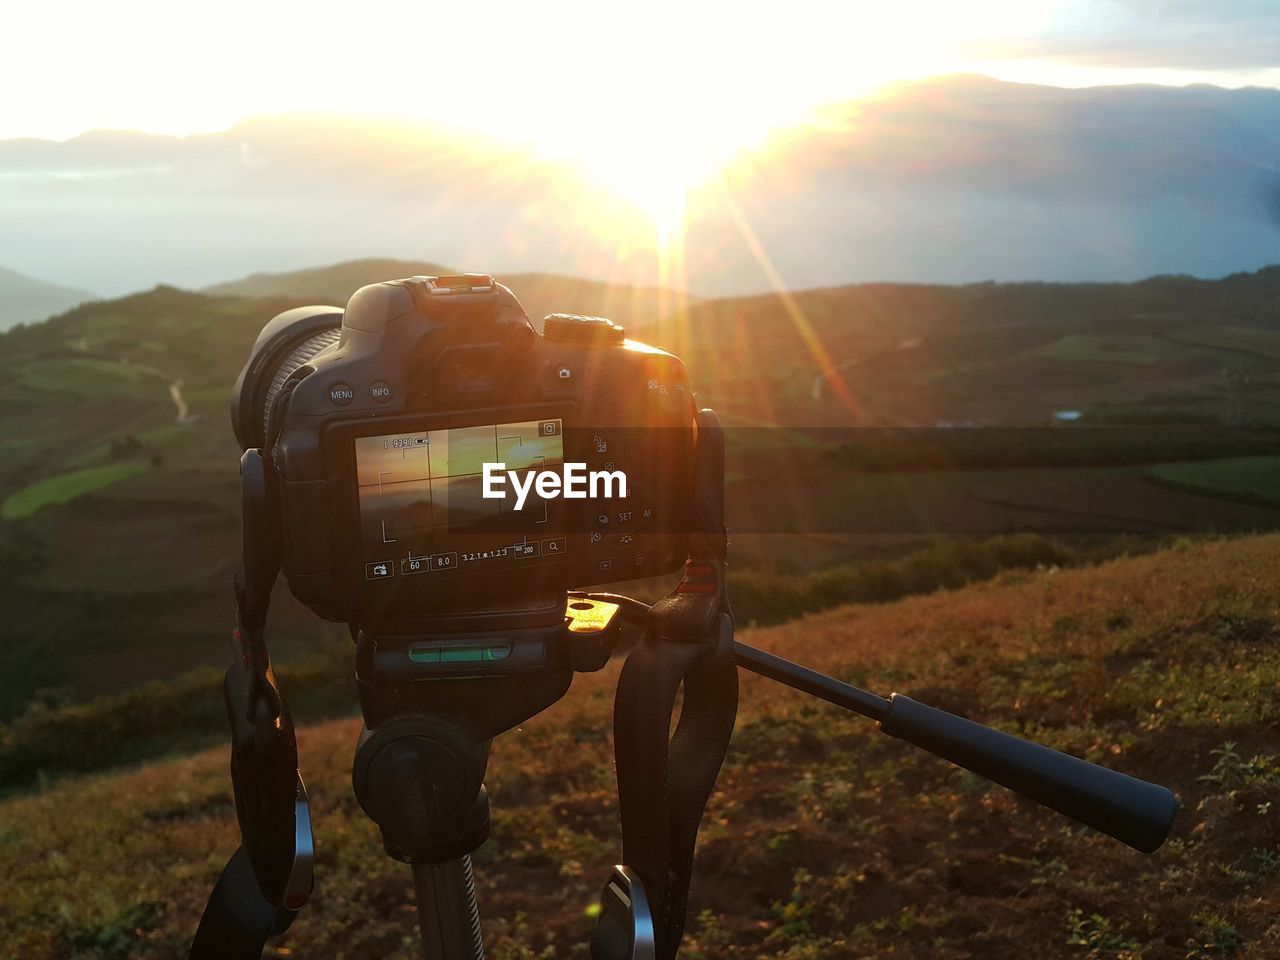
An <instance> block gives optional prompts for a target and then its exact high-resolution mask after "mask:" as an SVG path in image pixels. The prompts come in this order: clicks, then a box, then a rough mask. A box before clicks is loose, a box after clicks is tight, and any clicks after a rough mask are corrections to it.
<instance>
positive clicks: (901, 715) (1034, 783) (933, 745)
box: [880, 693, 1178, 853]
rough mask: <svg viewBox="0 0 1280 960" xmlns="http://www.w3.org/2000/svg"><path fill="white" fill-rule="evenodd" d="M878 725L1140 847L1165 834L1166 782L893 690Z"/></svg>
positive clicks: (1170, 804) (1172, 805)
mask: <svg viewBox="0 0 1280 960" xmlns="http://www.w3.org/2000/svg"><path fill="white" fill-rule="evenodd" d="M880 729H881V731H883V732H884V733H887V734H888V735H889V736H891V737H897V738H898V739H900V740H905V741H907V742H908V743H912V744H915V745H916V746H917V747H922V748H924V749H925V750H928V751H929V752H930V753H933V754H937V755H938V756H940V757H943V758H944V759H946V760H950V761H951V762H952V763H954V764H956V765H957V766H960V767H963V768H965V769H966V770H971V771H973V772H974V773H976V774H979V775H980V776H983V777H986V778H987V779H988V780H993V781H995V782H996V783H998V784H1001V785H1002V786H1005V787H1008V788H1009V789H1010V790H1013V791H1014V792H1016V793H1020V794H1022V795H1023V796H1025V797H1029V798H1030V799H1032V800H1035V801H1036V802H1037V803H1042V804H1044V805H1045V806H1046V807H1049V808H1050V809H1053V810H1056V811H1058V812H1059V813H1062V814H1065V815H1066V816H1068V817H1071V818H1072V819H1075V820H1079V821H1080V822H1081V823H1084V824H1087V825H1088V826H1090V827H1093V829H1095V830H1099V831H1101V832H1102V833H1105V834H1107V835H1108V836H1111V837H1114V838H1115V839H1117V840H1119V841H1121V842H1122V843H1127V844H1128V845H1129V846H1131V847H1133V848H1134V849H1135V850H1140V851H1142V852H1143V853H1152V852H1154V851H1155V850H1156V849H1157V848H1158V847H1159V846H1160V845H1161V844H1162V843H1164V841H1165V839H1166V838H1167V837H1168V836H1169V831H1170V829H1171V828H1172V826H1173V817H1174V814H1175V813H1176V812H1177V808H1178V802H1177V800H1176V799H1174V796H1173V794H1172V793H1171V792H1170V791H1169V790H1168V789H1167V788H1165V787H1161V786H1158V785H1156V784H1154V783H1147V782H1146V781H1145V780H1138V779H1135V778H1134V777H1130V776H1126V775H1125V774H1123V773H1118V772H1116V771H1115V770H1108V769H1107V768H1105V767H1100V766H1098V765H1097V764H1093V763H1089V762H1088V761H1086V760H1081V759H1079V758H1078V757H1072V756H1069V755H1068V754H1065V753H1059V752H1058V751H1057V750H1051V749H1050V748H1049V747H1044V746H1041V745H1039V744H1036V743H1030V742H1028V741H1026V740H1021V739H1019V738H1018V737H1014V736H1010V735H1009V734H1007V733H1000V732H999V731H997V730H992V729H991V728H990V727H984V726H982V724H979V723H974V722H973V721H972V720H965V719H964V718H963V717H957V716H956V715H955V714H952V713H947V712H946V711H945V710H938V709H937V708H935V707H930V706H928V705H926V704H923V703H917V702H916V701H915V700H912V699H911V698H910V697H904V696H902V695H900V694H897V693H895V694H894V695H893V696H892V697H890V698H889V713H888V715H887V716H886V717H884V719H882V720H881V721H880Z"/></svg>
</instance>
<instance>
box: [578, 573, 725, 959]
mask: <svg viewBox="0 0 1280 960" xmlns="http://www.w3.org/2000/svg"><path fill="white" fill-rule="evenodd" d="M689 571H690V572H688V573H687V574H686V579H685V581H684V582H683V583H682V584H681V588H686V587H688V586H690V585H695V586H696V585H700V583H701V582H706V581H707V580H709V579H714V580H721V579H722V578H723V567H719V566H718V565H716V566H715V567H713V566H712V565H711V564H703V563H696V564H695V563H694V562H691V563H690V565H689ZM703 571H705V572H703ZM719 599H721V597H720V596H713V595H708V594H697V595H690V594H687V593H686V594H681V593H680V592H679V590H677V592H676V593H674V594H672V596H671V597H669V598H667V600H665V601H663V602H662V603H659V604H658V605H657V606H655V607H654V610H653V613H652V615H651V616H652V617H653V620H652V626H651V627H650V629H649V631H648V633H647V635H646V636H645V638H644V641H643V642H642V643H641V644H640V645H639V646H638V647H636V648H635V649H634V650H633V651H632V652H631V654H630V656H629V657H628V658H627V662H626V664H625V666H624V667H623V669H622V675H621V677H620V678H619V680H618V693H617V699H616V701H615V703H614V726H613V736H614V751H615V754H616V759H617V773H618V802H619V807H620V810H621V814H622V859H623V862H624V863H625V864H626V865H627V867H629V868H630V869H632V870H634V871H635V872H636V874H637V875H638V876H639V877H640V879H641V881H642V882H643V884H644V891H645V896H646V897H647V899H648V903H649V908H650V910H651V912H652V916H653V926H654V942H655V954H656V960H671V958H673V957H675V955H676V951H677V949H678V948H679V945H680V940H681V938H682V936H683V934H684V924H685V915H686V913H687V910H688V896H689V883H690V880H691V878H692V875H693V851H694V842H695V840H696V838H697V834H698V824H699V823H700V822H701V820H702V814H703V811H704V810H705V809H706V805H707V800H708V799H709V798H710V796H711V791H712V789H713V787H714V786H715V781H716V777H717V776H718V775H719V772H720V765H721V763H722V762H723V761H724V756H725V752H726V750H727V749H728V747H729V737H730V735H731V734H732V732H733V724H734V720H735V717H736V715H737V707H738V671H737V666H736V664H735V662H734V657H733V618H732V615H731V614H730V613H729V612H728V611H727V610H724V609H721V608H720V604H719V603H717V602H715V601H718V600H719ZM699 621H700V623H699V624H698V625H699V628H700V629H699V631H698V632H697V633H696V634H691V633H689V632H686V631H687V629H688V626H689V625H690V624H691V623H693V622H699ZM682 627H683V629H682ZM681 686H683V688H684V690H683V698H682V701H681V704H680V719H679V722H678V723H677V725H676V729H675V733H674V734H672V733H671V719H672V715H673V713H674V712H675V709H676V699H677V694H678V693H679V692H680V689H681ZM592 947H593V956H594V957H595V958H596V960H619V958H620V957H630V955H631V954H630V952H629V941H628V940H627V939H625V938H620V937H617V936H616V935H614V936H611V935H610V934H609V932H608V931H603V930H602V931H601V933H600V935H599V936H598V937H596V938H595V939H593V943H592ZM619 947H621V948H623V949H624V950H626V952H623V953H618V952H617V950H618V948H619Z"/></svg>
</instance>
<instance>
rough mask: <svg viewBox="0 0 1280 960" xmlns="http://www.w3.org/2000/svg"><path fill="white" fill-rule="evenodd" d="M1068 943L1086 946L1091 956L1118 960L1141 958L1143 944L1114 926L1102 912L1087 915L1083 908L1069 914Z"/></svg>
mask: <svg viewBox="0 0 1280 960" xmlns="http://www.w3.org/2000/svg"><path fill="white" fill-rule="evenodd" d="M1067 928H1068V931H1069V933H1068V935H1067V944H1068V945H1069V946H1072V947H1084V948H1085V949H1087V950H1088V951H1089V954H1088V955H1089V957H1090V958H1094V957H1098V958H1101V957H1115V958H1117V960H1140V958H1141V957H1142V944H1140V943H1138V941H1136V940H1134V939H1133V938H1132V937H1128V936H1126V935H1125V934H1124V933H1122V932H1121V931H1119V930H1116V929H1114V928H1113V927H1112V925H1111V921H1110V920H1108V919H1107V918H1106V917H1104V916H1102V915H1101V914H1097V913H1092V914H1089V915H1088V916H1085V913H1084V911H1083V910H1079V909H1077V910H1072V911H1071V912H1070V913H1069V914H1067Z"/></svg>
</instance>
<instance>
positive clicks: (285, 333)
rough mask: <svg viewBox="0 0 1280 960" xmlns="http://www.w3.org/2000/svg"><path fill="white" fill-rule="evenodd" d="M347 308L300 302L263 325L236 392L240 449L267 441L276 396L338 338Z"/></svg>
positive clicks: (233, 416) (235, 426)
mask: <svg viewBox="0 0 1280 960" xmlns="http://www.w3.org/2000/svg"><path fill="white" fill-rule="evenodd" d="M341 327H342V308H341V307H297V308H295V309H293V310H286V311H285V312H284V313H281V314H278V315H277V316H276V317H274V318H272V320H271V321H270V322H269V323H268V324H267V325H266V326H265V327H263V328H262V332H261V333H259V334H258V339H257V340H255V341H254V343H253V347H252V349H251V350H250V351H249V360H248V362H247V363H246V364H245V365H244V369H243V370H241V371H240V376H239V378H238V379H237V380H236V389H235V392H234V393H233V394H232V395H231V426H232V428H233V429H234V430H235V434H236V440H238V441H239V442H240V448H241V449H242V450H247V449H249V448H250V447H261V446H264V445H265V444H266V437H267V424H268V421H269V419H270V417H271V407H272V405H273V404H274V403H275V399H276V395H277V394H278V393H279V392H280V388H281V387H283V386H284V384H285V381H287V380H288V379H289V376H290V375H291V374H292V373H293V372H294V371H295V370H297V369H298V368H299V367H301V366H302V365H304V364H306V363H309V362H310V361H312V360H313V359H315V358H316V357H317V356H318V355H319V354H320V353H321V352H323V351H324V350H327V349H328V348H329V347H331V346H333V345H334V344H335V343H337V342H338V336H339V333H340V331H341Z"/></svg>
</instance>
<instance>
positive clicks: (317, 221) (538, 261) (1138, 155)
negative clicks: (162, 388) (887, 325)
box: [0, 76, 1280, 296]
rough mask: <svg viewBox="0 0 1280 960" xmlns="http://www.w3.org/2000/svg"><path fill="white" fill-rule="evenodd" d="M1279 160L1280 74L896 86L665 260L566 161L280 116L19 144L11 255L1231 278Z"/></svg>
mask: <svg viewBox="0 0 1280 960" xmlns="http://www.w3.org/2000/svg"><path fill="white" fill-rule="evenodd" d="M709 122H713V118H711V119H709ZM635 135H636V137H637V138H661V137H663V136H664V134H663V132H662V131H661V130H637V131H636V133H635ZM652 146H653V144H652V143H646V144H645V147H646V149H650V148H652ZM670 149H671V150H673V151H679V150H680V149H681V146H680V144H679V143H678V142H672V143H671V144H670ZM1278 164H1280V91H1277V90H1273V89H1261V88H1247V89H1240V90H1228V89H1221V88H1216V87H1208V86H1192V87H1184V88H1174V87H1159V86H1120V87H1093V88H1085V89H1062V88H1056V87H1047V86H1033V85H1026V84H1012V83H1005V82H999V81H995V80H991V79H988V78H983V77H973V76H954V77H945V78H938V79H933V80H926V81H917V82H911V83H903V84H899V85H896V86H893V87H890V88H887V89H886V90H884V91H881V92H880V93H879V94H878V95H876V96H874V97H872V98H868V99H864V100H858V101H851V102H847V103H842V104H836V105H833V106H831V107H829V108H827V109H826V110H825V111H823V112H822V113H821V114H820V115H819V116H818V117H816V118H815V122H812V123H808V124H804V125H801V126H797V127H795V128H793V129H791V130H788V131H782V132H779V133H778V134H776V135H775V136H774V137H773V138H772V139H771V140H770V141H769V142H768V143H767V144H765V145H764V146H761V147H758V148H755V149H752V150H747V151H745V152H743V153H742V154H741V155H739V156H738V157H737V158H736V159H735V160H733V161H732V162H730V163H729V164H728V166H727V167H726V168H725V170H724V171H723V173H722V176H721V178H720V179H719V180H717V181H716V183H715V184H707V185H703V186H702V187H700V188H696V189H694V190H693V191H692V192H691V193H690V195H689V197H688V204H687V209H686V222H685V235H684V246H683V257H682V259H681V261H680V262H679V264H677V265H676V266H674V267H672V265H671V264H667V265H666V267H665V268H664V266H663V264H661V263H660V262H659V260H658V258H657V257H656V255H655V254H654V253H653V252H652V249H651V247H652V244H651V242H650V241H651V232H652V231H651V227H650V226H649V225H648V224H646V223H645V222H644V220H643V218H637V217H636V216H635V215H634V214H635V211H634V210H633V209H631V208H629V207H628V205H627V201H625V200H623V199H621V198H620V197H618V196H617V195H615V194H612V193H610V192H609V191H608V190H606V189H604V188H603V187H599V186H595V185H593V184H592V183H591V182H589V181H586V180H584V179H583V178H582V177H581V176H579V175H578V174H577V173H575V170H574V169H573V168H570V167H568V166H566V165H564V164H562V163H558V162H554V161H550V160H547V159H545V158H541V157H537V156H534V155H532V154H530V153H528V152H525V151H522V150H520V149H517V148H515V147H510V146H506V145H503V144H500V143H497V142H495V141H493V140H491V139H484V138H480V137H478V136H474V135H469V134H464V133H460V132H458V131H456V130H450V129H444V128H440V127H437V126H432V125H428V124H424V123H413V122H408V121H391V120H385V119H382V120H373V119H354V118H351V117H332V116H316V115H279V116H262V117H255V118H251V119H248V120H245V121H243V122H241V123H239V124H237V125H235V126H234V127H232V128H231V129H228V130H225V131H222V132H219V133H213V134H202V135H195V136H189V137H184V138H179V137H171V136H155V135H149V134H144V133H138V132H128V131H124V132H121V131H94V132H90V133H86V134H83V135H81V136H78V137H75V138H72V139H70V140H67V141H64V142H52V141H42V140H34V139H24V140H10V141H0V208H2V209H4V210H5V216H4V217H3V218H0V263H5V264H6V265H8V266H10V267H13V268H15V269H18V270H22V271H24V272H27V273H32V274H36V275H41V276H47V277H56V278H59V280H60V282H63V283H66V284H69V285H75V286H85V287H88V288H90V289H94V290H99V291H102V292H104V293H108V294H112V295H115V294H119V293H124V292H128V291H131V290H136V289H141V288H146V287H150V286H152V285H153V284H155V283H156V282H166V283H173V284H177V285H180V286H185V287H190V288H201V287H205V286H208V285H209V284H212V283H216V282H218V281H220V280H222V279H224V278H226V277H229V276H239V275H244V274H250V273H254V272H258V271H263V270H271V271H281V270H292V269H298V268H302V267H305V266H310V265H312V264H315V263H324V262H335V261H339V260H345V259H350V258H352V257H358V256H367V255H368V252H369V251H379V250H381V251H394V252H397V253H399V254H401V255H407V256H413V255H414V254H415V253H419V252H420V254H425V255H428V256H430V257H431V258H433V259H439V260H441V261H442V262H447V263H450V264H454V265H456V266H458V267H460V268H462V269H467V270H492V271H499V272H501V271H507V272H516V273H526V272H531V271H537V272H544V273H556V274H567V275H572V276H579V277H588V278H592V279H595V280H600V281H606V282H609V283H612V284H625V285H640V286H674V287H678V288H681V289H687V290H689V291H691V292H693V293H695V294H698V295H702V296H723V295H741V294H747V293H753V292H763V291H765V290H767V289H770V288H771V287H775V286H785V287H789V288H792V289H796V288H804V287H816V286H829V285H837V284H843V283H849V282H855V281H866V280H894V281H915V282H946V283H954V282H969V281H975V280H984V279H999V280H1018V279H1029V278H1032V279H1040V280H1058V281H1075V280H1130V279H1137V278H1141V277H1144V276H1149V275H1153V274H1159V273H1188V274H1193V275H1197V276H1220V275H1224V274H1227V273H1231V272H1235V271H1241V270H1252V269H1256V268H1258V267H1260V266H1262V265H1264V264H1266V263H1269V262H1275V261H1276V260H1277V259H1280V230H1278V226H1277V225H1278V223H1280V169H1278ZM628 210H630V214H629V215H628Z"/></svg>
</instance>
